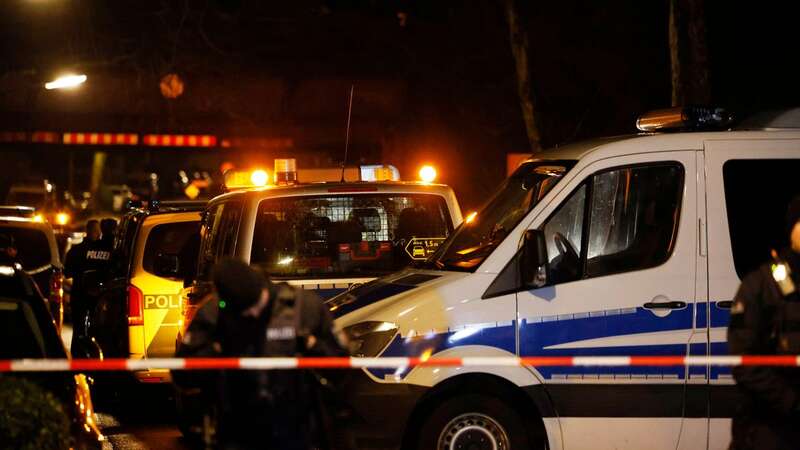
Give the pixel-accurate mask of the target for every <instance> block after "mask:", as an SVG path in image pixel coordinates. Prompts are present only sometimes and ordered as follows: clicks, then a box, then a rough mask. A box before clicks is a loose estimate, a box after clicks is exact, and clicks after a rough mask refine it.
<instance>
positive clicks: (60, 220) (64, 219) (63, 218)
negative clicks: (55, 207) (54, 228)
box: [56, 212, 69, 225]
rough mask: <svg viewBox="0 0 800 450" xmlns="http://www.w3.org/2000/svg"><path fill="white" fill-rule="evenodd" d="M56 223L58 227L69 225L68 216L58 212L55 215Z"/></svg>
mask: <svg viewBox="0 0 800 450" xmlns="http://www.w3.org/2000/svg"><path fill="white" fill-rule="evenodd" d="M56 223H57V224H59V225H66V224H68V223H69V214H67V213H65V212H60V213H58V214H56Z"/></svg>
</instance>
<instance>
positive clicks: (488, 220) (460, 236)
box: [430, 161, 575, 271]
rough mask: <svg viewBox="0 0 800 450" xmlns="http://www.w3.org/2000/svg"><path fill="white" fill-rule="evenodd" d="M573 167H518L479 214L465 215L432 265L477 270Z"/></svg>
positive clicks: (540, 163)
mask: <svg viewBox="0 0 800 450" xmlns="http://www.w3.org/2000/svg"><path fill="white" fill-rule="evenodd" d="M574 165H575V161H532V162H526V163H523V164H522V165H520V166H519V168H517V170H515V171H514V173H513V174H511V176H510V177H509V178H508V179H507V180H506V181H505V182H504V183H503V185H502V186H501V187H500V189H499V190H498V191H497V193H496V194H495V196H494V197H492V199H491V200H489V203H487V204H486V205H484V207H483V208H482V209H481V211H480V212H478V213H477V214H475V215H472V216H467V218H466V220H465V221H464V223H463V224H462V225H461V226H460V227H459V228H458V229H457V230H456V231H455V233H453V236H452V237H451V238H450V239H449V240H448V241H447V242H445V243H444V244H443V245H442V248H440V249H439V250H438V251H437V253H436V254H435V255H434V256H433V258H432V259H431V261H430V263H431V265H432V266H433V267H435V268H438V269H449V270H462V271H474V270H475V269H477V267H478V266H479V265H480V263H481V262H483V260H484V259H486V257H487V256H489V254H490V253H492V251H493V250H494V249H495V248H496V247H497V246H498V245H499V244H500V243H501V242H503V239H504V238H505V237H506V235H507V234H508V233H509V232H510V231H511V230H512V229H514V227H515V226H517V224H518V223H519V222H520V221H521V220H522V219H523V218H524V217H525V215H526V214H528V212H530V210H531V209H533V207H534V206H536V204H537V203H539V201H540V200H541V199H542V198H543V197H544V196H545V194H547V192H549V191H550V189H551V188H552V187H553V186H555V185H556V183H557V182H558V180H560V179H561V178H562V177H563V176H564V174H565V173H567V171H568V170H569V169H570V168H572V166H574Z"/></svg>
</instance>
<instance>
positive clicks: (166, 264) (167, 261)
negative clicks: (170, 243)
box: [153, 253, 181, 278]
mask: <svg viewBox="0 0 800 450" xmlns="http://www.w3.org/2000/svg"><path fill="white" fill-rule="evenodd" d="M153 269H154V271H155V273H156V275H158V276H160V277H165V278H178V277H179V274H180V269H181V262H180V258H178V255H173V254H169V253H159V254H158V255H156V261H155V267H153Z"/></svg>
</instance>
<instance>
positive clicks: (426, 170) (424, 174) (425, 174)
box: [419, 166, 436, 183]
mask: <svg viewBox="0 0 800 450" xmlns="http://www.w3.org/2000/svg"><path fill="white" fill-rule="evenodd" d="M419 179H420V180H422V181H423V182H425V183H432V182H433V180H435V179H436V169H434V168H433V166H422V168H421V169H419Z"/></svg>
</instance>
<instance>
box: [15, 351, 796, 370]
mask: <svg viewBox="0 0 800 450" xmlns="http://www.w3.org/2000/svg"><path fill="white" fill-rule="evenodd" d="M495 366H498V367H499V366H504V367H509V366H511V367H519V366H532V367H537V366H538V367H546V366H549V367H554V366H560V367H625V366H635V367H646V366H650V367H653V366H661V367H678V366H773V367H798V366H800V355H743V356H736V355H732V356H727V355H726V356H525V357H515V356H499V357H498V356H465V357H462V358H424V357H410V358H405V357H384V358H349V357H313V358H150V359H123V358H119V359H103V360H100V359H72V360H69V359H11V360H9V359H7V360H0V373H2V372H90V371H137V370H153V369H169V370H219V369H227V370H293V369H367V368H371V369H397V368H408V367H495Z"/></svg>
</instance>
